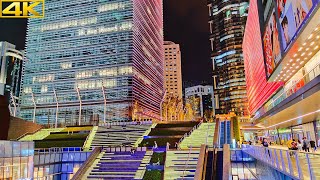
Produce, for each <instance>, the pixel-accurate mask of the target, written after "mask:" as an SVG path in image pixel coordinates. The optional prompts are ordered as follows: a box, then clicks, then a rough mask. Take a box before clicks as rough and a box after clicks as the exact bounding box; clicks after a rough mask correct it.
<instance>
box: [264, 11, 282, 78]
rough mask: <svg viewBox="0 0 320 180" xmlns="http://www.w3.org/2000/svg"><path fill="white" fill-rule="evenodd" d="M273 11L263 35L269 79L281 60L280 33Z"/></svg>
mask: <svg viewBox="0 0 320 180" xmlns="http://www.w3.org/2000/svg"><path fill="white" fill-rule="evenodd" d="M276 19H277V18H276V13H275V11H274V10H273V12H272V13H271V16H270V18H269V21H268V24H267V25H266V28H265V31H264V35H263V49H264V58H265V66H266V70H267V76H268V77H269V76H270V75H271V74H272V72H273V70H274V68H275V67H276V65H277V64H278V63H279V61H280V59H281V50H280V41H279V31H278V26H277V21H276Z"/></svg>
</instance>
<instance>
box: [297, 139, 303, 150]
mask: <svg viewBox="0 0 320 180" xmlns="http://www.w3.org/2000/svg"><path fill="white" fill-rule="evenodd" d="M298 150H299V151H302V143H301V141H300V140H298Z"/></svg>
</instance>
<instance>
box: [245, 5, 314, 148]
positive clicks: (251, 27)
mask: <svg viewBox="0 0 320 180" xmlns="http://www.w3.org/2000/svg"><path fill="white" fill-rule="evenodd" d="M319 7H320V1H319V0H301V1H292V0H287V1H283V2H282V1H281V0H276V1H273V0H258V1H250V7H249V14H248V20H247V24H246V30H245V34H244V40H243V54H244V61H245V71H246V82H247V92H248V101H249V111H250V115H251V117H252V121H253V124H255V125H256V126H258V127H259V128H261V130H260V132H261V134H262V135H261V136H269V137H271V140H273V141H277V142H279V141H280V140H283V141H286V140H288V139H291V138H295V139H300V140H301V139H302V137H307V138H308V139H310V140H314V141H316V140H318V139H319V138H320V133H319V131H320V101H319V100H320V76H319V75H320V51H319V49H320V48H319V47H320V18H319V17H320V8H319Z"/></svg>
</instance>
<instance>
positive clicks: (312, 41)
mask: <svg viewBox="0 0 320 180" xmlns="http://www.w3.org/2000/svg"><path fill="white" fill-rule="evenodd" d="M313 44H314V41H312V43H310V45H311V46H312V45H313ZM308 49H309V48H308Z"/></svg>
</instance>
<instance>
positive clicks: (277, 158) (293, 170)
mask: <svg viewBox="0 0 320 180" xmlns="http://www.w3.org/2000/svg"><path fill="white" fill-rule="evenodd" d="M242 149H243V150H244V152H246V153H248V154H250V155H252V156H253V157H254V158H256V159H258V160H260V161H263V162H265V163H267V164H269V165H271V166H272V167H273V168H276V169H278V170H279V171H280V172H283V173H285V174H288V175H291V176H293V177H295V178H297V179H320V171H319V168H320V154H319V153H318V152H317V153H305V152H298V151H289V150H288V149H287V148H286V147H284V146H277V145H273V146H270V147H269V148H264V147H262V146H261V145H255V146H247V145H245V146H243V148H242Z"/></svg>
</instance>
